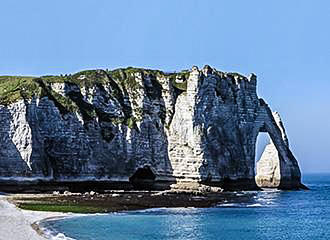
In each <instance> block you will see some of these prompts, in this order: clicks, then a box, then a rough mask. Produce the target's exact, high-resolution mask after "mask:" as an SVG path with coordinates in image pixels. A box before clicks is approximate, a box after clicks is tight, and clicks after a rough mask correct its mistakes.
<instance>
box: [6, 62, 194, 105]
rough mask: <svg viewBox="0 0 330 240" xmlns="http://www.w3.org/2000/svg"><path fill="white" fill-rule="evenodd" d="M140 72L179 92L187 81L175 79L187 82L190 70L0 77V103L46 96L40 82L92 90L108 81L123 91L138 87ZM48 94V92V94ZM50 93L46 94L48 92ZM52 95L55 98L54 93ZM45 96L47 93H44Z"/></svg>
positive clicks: (140, 69)
mask: <svg viewBox="0 0 330 240" xmlns="http://www.w3.org/2000/svg"><path fill="white" fill-rule="evenodd" d="M137 72H139V73H142V74H143V75H151V76H154V77H158V78H160V77H164V78H169V79H170V80H171V81H172V83H173V86H174V87H176V88H178V89H180V90H186V88H187V86H186V82H184V83H176V82H175V79H176V77H177V76H179V77H181V78H183V79H184V80H186V79H188V77H189V71H188V70H185V71H182V72H180V73H165V72H163V71H160V70H152V69H143V68H133V67H128V68H119V69H115V70H110V71H109V70H106V71H103V70H85V71H81V72H78V73H75V74H73V75H71V74H66V75H59V76H55V75H54V76H52V75H47V76H42V77H29V76H0V104H1V105H9V104H11V103H14V102H16V101H18V100H20V99H31V98H32V97H34V96H36V97H43V96H45V91H44V90H45V89H43V87H41V86H40V79H41V80H42V82H43V83H45V85H46V86H49V85H50V84H52V83H64V82H66V83H72V84H76V85H78V86H79V87H87V88H88V87H92V86H95V85H96V84H105V83H107V82H108V81H109V79H110V78H111V79H113V80H115V81H116V82H117V83H120V85H122V86H123V87H125V88H133V89H134V88H135V87H138V85H137V84H138V83H137V82H136V81H135V79H134V74H135V73H137ZM49 92H51V91H49ZM48 94H49V93H48ZM51 94H52V95H56V94H55V93H54V92H53V91H52V92H51ZM46 95H47V94H46ZM55 98H57V99H58V100H59V101H60V102H63V103H65V104H66V105H68V106H70V108H71V110H75V109H76V107H74V106H71V105H70V104H71V102H70V101H69V100H67V99H64V98H65V97H61V96H60V95H59V94H57V95H56V96H55Z"/></svg>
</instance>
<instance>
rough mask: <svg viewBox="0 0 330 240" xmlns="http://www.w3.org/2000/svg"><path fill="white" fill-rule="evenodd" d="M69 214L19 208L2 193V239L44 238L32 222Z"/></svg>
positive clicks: (0, 232)
mask: <svg viewBox="0 0 330 240" xmlns="http://www.w3.org/2000/svg"><path fill="white" fill-rule="evenodd" d="M65 216H68V214H64V213H56V212H37V211H27V210H21V209H18V208H17V207H16V206H15V205H14V204H12V203H10V202H8V201H7V200H6V196H5V195H4V194H1V193H0V240H9V239H13V240H14V239H15V240H39V239H40V240H44V239H46V238H44V237H43V236H41V235H39V234H38V233H37V231H36V230H34V229H33V228H32V224H33V223H35V222H38V221H41V220H43V219H46V218H52V217H65Z"/></svg>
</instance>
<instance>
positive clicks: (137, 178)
mask: <svg viewBox="0 0 330 240" xmlns="http://www.w3.org/2000/svg"><path fill="white" fill-rule="evenodd" d="M155 179H156V175H155V174H154V173H153V171H152V170H151V169H150V167H149V166H145V167H143V168H138V169H137V170H136V171H135V173H134V174H133V175H132V176H131V177H130V178H129V181H130V183H131V184H132V186H133V188H134V189H139V190H149V189H152V187H153V185H154V183H155Z"/></svg>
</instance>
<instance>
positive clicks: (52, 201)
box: [0, 190, 280, 240]
mask: <svg viewBox="0 0 330 240" xmlns="http://www.w3.org/2000/svg"><path fill="white" fill-rule="evenodd" d="M277 191H280V190H277ZM258 192H260V191H237V192H196V191H193V192H192V191H162V192H159V191H157V192H156V191H153V192H151V191H112V192H111V193H95V192H90V193H84V194H82V193H65V194H10V195H1V194H0V211H1V213H3V212H4V213H5V216H4V220H5V221H2V222H0V229H2V228H3V229H6V230H7V233H6V232H5V234H3V235H4V237H5V238H4V239H15V240H21V239H22V240H23V239H24V240H25V239H31V240H34V239H36V240H39V239H40V240H41V239H49V238H50V237H51V236H55V235H53V234H54V233H53V232H52V231H51V229H49V230H50V231H49V232H47V231H45V230H47V227H43V226H42V225H41V223H42V222H46V221H49V220H53V219H58V218H60V219H61V218H67V217H75V216H85V215H87V214H86V213H89V214H91V213H92V214H93V213H94V214H102V213H103V214H108V213H114V212H121V211H134V210H144V209H151V208H190V207H194V208H209V207H216V206H217V205H219V204H224V203H250V204H253V201H254V199H255V198H254V196H255V195H256V194H258ZM246 193H247V194H246ZM26 209H29V210H26ZM2 215H3V214H2ZM2 215H1V216H0V219H1V217H2ZM6 216H7V217H8V219H6ZM6 221H7V224H6ZM17 225H19V226H20V227H19V228H17ZM10 233H11V235H8V234H10ZM6 234H7V235H6ZM51 234H52V235H51ZM56 234H61V233H56ZM61 235H62V234H61ZM27 236H28V237H27ZM62 237H64V236H62Z"/></svg>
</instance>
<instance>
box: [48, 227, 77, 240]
mask: <svg viewBox="0 0 330 240" xmlns="http://www.w3.org/2000/svg"><path fill="white" fill-rule="evenodd" d="M42 232H43V235H44V236H45V237H46V238H47V239H51V240H77V239H75V238H71V237H68V236H65V234H64V233H57V232H55V231H52V230H51V229H48V228H42Z"/></svg>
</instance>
